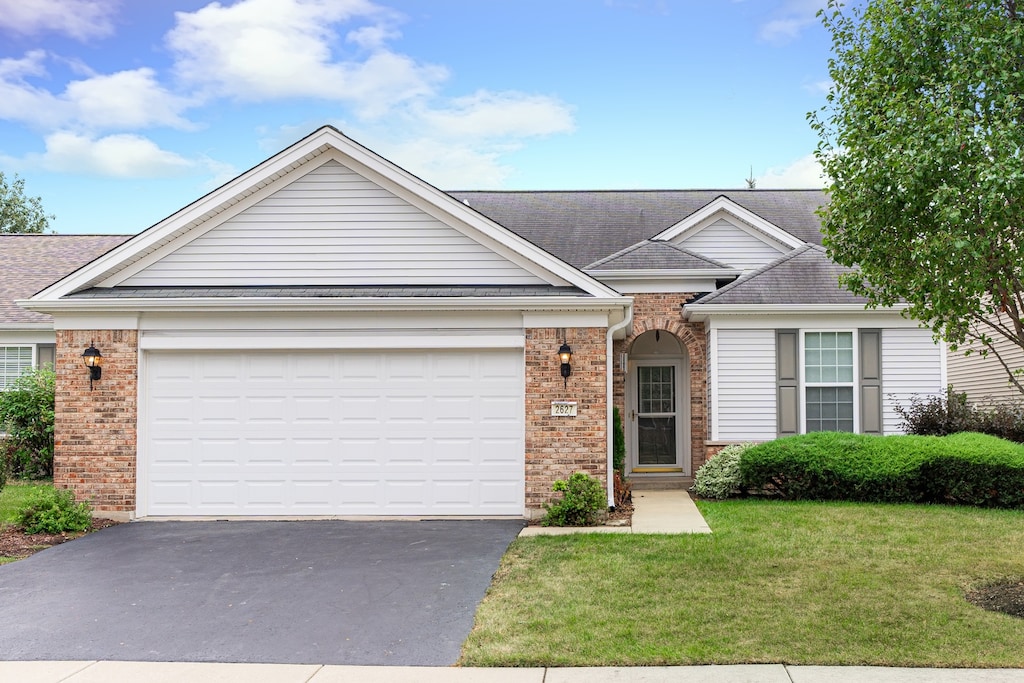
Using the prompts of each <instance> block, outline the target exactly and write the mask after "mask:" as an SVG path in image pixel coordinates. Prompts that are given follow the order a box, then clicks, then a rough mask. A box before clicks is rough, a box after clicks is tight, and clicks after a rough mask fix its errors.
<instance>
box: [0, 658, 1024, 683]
mask: <svg viewBox="0 0 1024 683" xmlns="http://www.w3.org/2000/svg"><path fill="white" fill-rule="evenodd" d="M0 681H11V683H15V682H17V683H137V682H138V681H145V682H146V683H179V682H180V681H198V682H200V683H206V682H216V683H492V682H493V683H626V682H627V681H628V682H629V683H854V682H857V683H860V682H862V681H866V682H871V683H1020V682H1021V681H1024V669H896V668H885V667H868V666H851V667H827V666H785V665H782V664H744V665H727V666H652V667H606V668H587V667H580V668H569V669H543V668H533V669H469V668H465V669H462V668H453V667H443V668H442V667H407V666H378V667H374V666H318V665H313V664H309V665H307V664H201V663H187V662H181V663H160V662H0Z"/></svg>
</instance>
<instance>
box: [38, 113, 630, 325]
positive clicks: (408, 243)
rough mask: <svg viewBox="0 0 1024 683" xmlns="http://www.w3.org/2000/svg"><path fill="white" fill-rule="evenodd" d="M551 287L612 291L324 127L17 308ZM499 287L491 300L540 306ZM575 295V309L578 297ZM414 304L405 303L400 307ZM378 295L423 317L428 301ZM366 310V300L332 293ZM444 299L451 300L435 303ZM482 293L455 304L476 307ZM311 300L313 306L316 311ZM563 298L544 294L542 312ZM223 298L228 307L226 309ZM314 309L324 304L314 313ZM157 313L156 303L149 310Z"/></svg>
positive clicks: (617, 301) (615, 300)
mask: <svg viewBox="0 0 1024 683" xmlns="http://www.w3.org/2000/svg"><path fill="white" fill-rule="evenodd" d="M353 284H355V285H360V286H369V287H374V286H399V287H400V286H402V285H453V286H459V285H461V286H472V285H507V286H516V285H553V286H556V287H566V286H569V287H576V288H577V289H579V290H580V292H581V293H583V294H585V295H587V297H590V298H588V301H589V302H590V303H592V304H593V305H595V306H598V305H607V304H608V302H611V303H612V304H613V305H614V306H616V307H617V306H619V305H622V304H626V303H628V301H626V300H625V299H623V298H622V297H621V295H620V294H619V293H618V292H616V291H615V290H613V289H611V288H610V287H608V286H606V285H604V284H602V283H601V282H599V281H597V280H595V279H594V278H592V277H590V276H588V275H586V274H585V273H583V272H582V271H580V270H577V269H576V268H573V267H572V266H570V265H569V264H567V263H565V262H564V261H561V260H559V259H558V258H556V257H554V256H552V255H551V254H549V253H548V252H546V251H544V250H543V249H541V248H540V247H538V246H537V245H535V244H533V243H531V242H529V241H527V240H525V239H523V238H522V237H520V236H518V235H516V234H515V233H513V232H511V231H509V230H507V229H506V228H504V227H502V226H501V225H498V224H497V223H495V222H494V221H492V220H490V219H489V218H487V217H486V216H483V215H482V214H480V213H479V212H477V211H475V210H473V209H472V208H471V207H469V206H467V205H465V204H463V203H461V202H459V201H458V200H456V199H455V198H453V197H452V196H451V195H448V194H445V193H444V192H441V191H440V190H438V189H437V188H435V187H433V186H432V185H430V184H428V183H426V182H424V181H423V180H421V179H419V178H417V177H416V176H414V175H412V174H410V173H408V172H407V171H405V170H403V169H401V168H399V167H398V166H395V165H394V164H392V163H391V162H390V161H388V160H387V159H384V158H383V157H381V156H379V155H377V154H374V153H373V152H371V151H370V150H368V149H366V148H365V147H363V146H361V145H359V144H358V143H356V142H354V141H353V140H351V139H349V138H347V137H345V136H344V135H342V134H341V133H340V132H339V131H338V130H336V129H334V128H331V127H329V126H325V127H323V128H320V129H319V130H317V131H316V132H314V133H312V134H311V135H309V136H307V137H305V138H303V139H302V140H300V141H298V142H297V143H295V144H294V145H292V146H291V147H288V148H287V149H284V150H282V151H281V152H279V153H278V154H275V155H274V156H273V157H271V158H269V159H267V160H266V161H264V162H263V163H261V164H259V165H258V166H255V167H253V168H251V169H249V170H248V171H246V172H245V173H243V174H242V175H240V176H238V177H237V178H235V179H234V180H231V181H229V182H228V183H226V184H224V185H223V186H221V187H219V188H217V189H216V190H214V191H213V192H211V193H210V194H208V195H206V196H204V197H201V198H200V199H198V200H196V201H195V202H193V203H191V204H189V205H188V206H186V207H184V208H183V209H181V210H180V211H178V212H176V213H174V214H173V215H171V216H168V217H167V218H165V219H164V220H162V221H160V222H159V223H157V224H156V225H154V226H152V227H151V228H149V229H148V230H145V231H143V232H142V233H139V234H138V235H136V236H135V237H133V238H131V239H130V240H128V241H127V242H125V243H124V244H122V245H121V246H119V247H117V248H115V249H112V250H111V251H109V252H107V253H106V254H104V255H102V256H100V257H99V258H97V259H96V260H94V261H92V262H90V263H89V264H87V265H86V266H84V267H82V268H80V269H79V270H77V271H75V272H73V273H71V274H70V275H68V276H66V277H64V278H62V279H61V280H59V281H57V282H55V283H54V284H52V285H50V286H49V287H47V288H46V289H44V290H43V291H41V292H39V293H37V294H36V295H35V296H33V297H32V299H31V300H30V301H28V302H25V303H24V304H22V305H24V307H25V308H28V309H29V310H35V311H41V312H46V313H52V312H53V311H55V310H58V309H61V310H75V309H88V310H96V309H97V307H100V308H102V307H111V308H117V309H119V310H120V309H121V308H125V306H141V305H142V304H140V303H139V302H140V301H142V300H145V301H147V302H156V301H157V299H155V298H151V297H145V296H141V295H139V296H134V297H133V296H127V297H125V296H122V295H121V294H120V293H113V294H111V295H110V296H109V297H106V296H102V295H100V296H91V297H84V298H74V297H73V296H69V295H73V294H75V293H76V292H80V291H82V290H86V289H90V288H102V289H106V288H118V287H121V288H125V289H131V287H132V286H133V285H134V286H135V287H138V286H140V285H150V286H164V287H180V288H182V291H183V292H186V293H184V294H182V295H181V296H180V297H174V296H171V297H168V298H165V299H161V300H160V303H161V306H162V307H164V308H168V307H174V306H180V305H190V306H191V305H194V306H197V307H199V308H203V307H205V306H208V305H212V304H211V302H213V301H216V302H217V305H218V306H221V307H224V306H225V305H226V306H227V307H228V308H230V307H231V306H234V305H236V303H237V305H239V306H242V302H243V301H244V302H245V306H246V307H248V306H249V305H250V304H251V305H258V306H262V307H271V308H274V307H286V306H290V305H292V304H291V303H289V302H291V301H294V300H297V299H301V298H303V294H302V293H301V292H298V293H296V294H295V296H292V297H281V296H276V295H274V296H269V297H268V296H262V295H258V296H253V297H243V296H241V295H231V294H224V295H220V296H214V295H213V294H211V295H210V296H203V295H202V294H198V293H194V292H193V293H188V289H189V288H190V287H192V288H196V289H201V288H202V287H205V286H209V287H215V286H226V287H231V286H238V285H245V286H264V287H283V286H299V287H301V286H303V285H310V286H331V285H333V286H348V285H353ZM538 296H540V295H534V294H517V293H516V292H515V291H512V290H509V292H507V293H503V297H485V299H487V300H494V301H497V300H498V299H500V298H509V300H514V299H517V298H518V299H531V300H532V299H536V298H537V297H538ZM571 296H573V300H574V305H578V302H579V301H581V297H579V296H578V295H576V294H571ZM410 297H411V298H410ZM410 297H404V298H403V297H394V296H391V297H386V298H387V299H388V301H392V302H398V303H399V304H401V305H411V304H408V302H406V303H402V301H403V300H404V299H409V300H410V301H412V300H415V301H416V302H419V303H417V306H419V307H429V306H433V305H435V304H436V302H432V301H433V299H436V298H437V297H433V296H412V295H410ZM328 298H329V299H330V301H324V304H323V305H325V306H332V307H342V308H344V307H346V306H348V307H354V308H362V307H365V306H366V305H367V302H369V301H377V300H378V299H380V300H382V301H383V299H381V298H380V297H375V296H373V295H372V293H370V294H369V295H366V296H361V297H360V296H356V297H345V296H340V297H328ZM445 298H446V299H448V298H450V297H445ZM478 298H479V297H465V305H466V306H476V305H478V304H479V302H478V301H477V299H478ZM321 299H322V298H317V297H314V298H313V299H311V301H313V300H315V301H317V302H319V301H320V300H321ZM556 299H558V300H560V299H561V297H555V296H544V300H545V301H546V302H547V303H546V304H545V305H549V304H550V305H554V304H556V303H558V302H556ZM225 301H228V304H224V302H225ZM317 305H320V304H319V303H317ZM146 306H148V307H157V305H156V303H146Z"/></svg>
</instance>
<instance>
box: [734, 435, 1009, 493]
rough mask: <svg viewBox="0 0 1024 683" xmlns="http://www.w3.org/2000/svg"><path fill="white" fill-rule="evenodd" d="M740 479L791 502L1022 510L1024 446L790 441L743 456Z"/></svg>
mask: <svg viewBox="0 0 1024 683" xmlns="http://www.w3.org/2000/svg"><path fill="white" fill-rule="evenodd" d="M740 477H741V480H742V482H743V486H744V487H745V488H747V489H749V490H760V491H763V492H766V493H773V494H776V495H780V496H782V497H785V498H790V499H794V500H853V501H863V502H879V503H946V504H953V505H973V506H978V507H1005V508H1024V446H1021V445H1019V444H1015V443H1011V442H1009V441H1005V440H1003V439H999V438H997V437H994V436H988V435H985V434H975V433H961V434H952V435H949V436H942V437H938V436H913V435H907V436H870V435H865V434H846V433H838V432H818V433H814V434H803V435H800V436H790V437H785V438H781V439H777V440H775V441H769V442H767V443H763V444H758V445H757V446H754V447H752V448H749V449H747V450H746V451H744V453H743V457H742V458H741V460H740Z"/></svg>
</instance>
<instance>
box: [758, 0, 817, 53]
mask: <svg viewBox="0 0 1024 683" xmlns="http://www.w3.org/2000/svg"><path fill="white" fill-rule="evenodd" d="M825 4H826V2H825V0H786V2H784V3H783V4H782V7H780V8H779V9H778V10H777V11H776V12H775V18H773V19H772V20H771V21H768V22H766V23H765V24H764V25H762V26H761V29H760V31H759V32H758V37H760V38H761V40H763V41H765V42H767V43H771V44H772V45H785V44H787V43H791V42H793V41H794V40H796V39H797V38H799V37H800V34H801V33H802V32H803V31H804V29H806V28H807V27H808V26H810V25H812V24H815V23H817V21H818V19H817V14H818V10H820V9H821V8H823V7H824V6H825Z"/></svg>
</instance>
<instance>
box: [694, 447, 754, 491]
mask: <svg viewBox="0 0 1024 683" xmlns="http://www.w3.org/2000/svg"><path fill="white" fill-rule="evenodd" d="M751 446H753V444H750V443H744V444H733V445H732V446H726V447H725V448H723V449H722V450H721V451H719V453H718V455H716V456H714V457H712V458H711V459H710V460H708V461H707V462H706V463H704V464H703V465H701V466H700V469H698V470H697V474H696V475H694V477H693V488H692V489H690V490H691V491H693V492H694V493H696V494H697V495H698V496H700V497H701V498H731V497H733V496H738V495H740V494H742V493H744V491H745V489H744V487H743V479H742V478H741V476H740V459H741V458H742V456H743V453H744V452H745V451H746V450H747V449H748V448H750V447H751Z"/></svg>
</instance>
